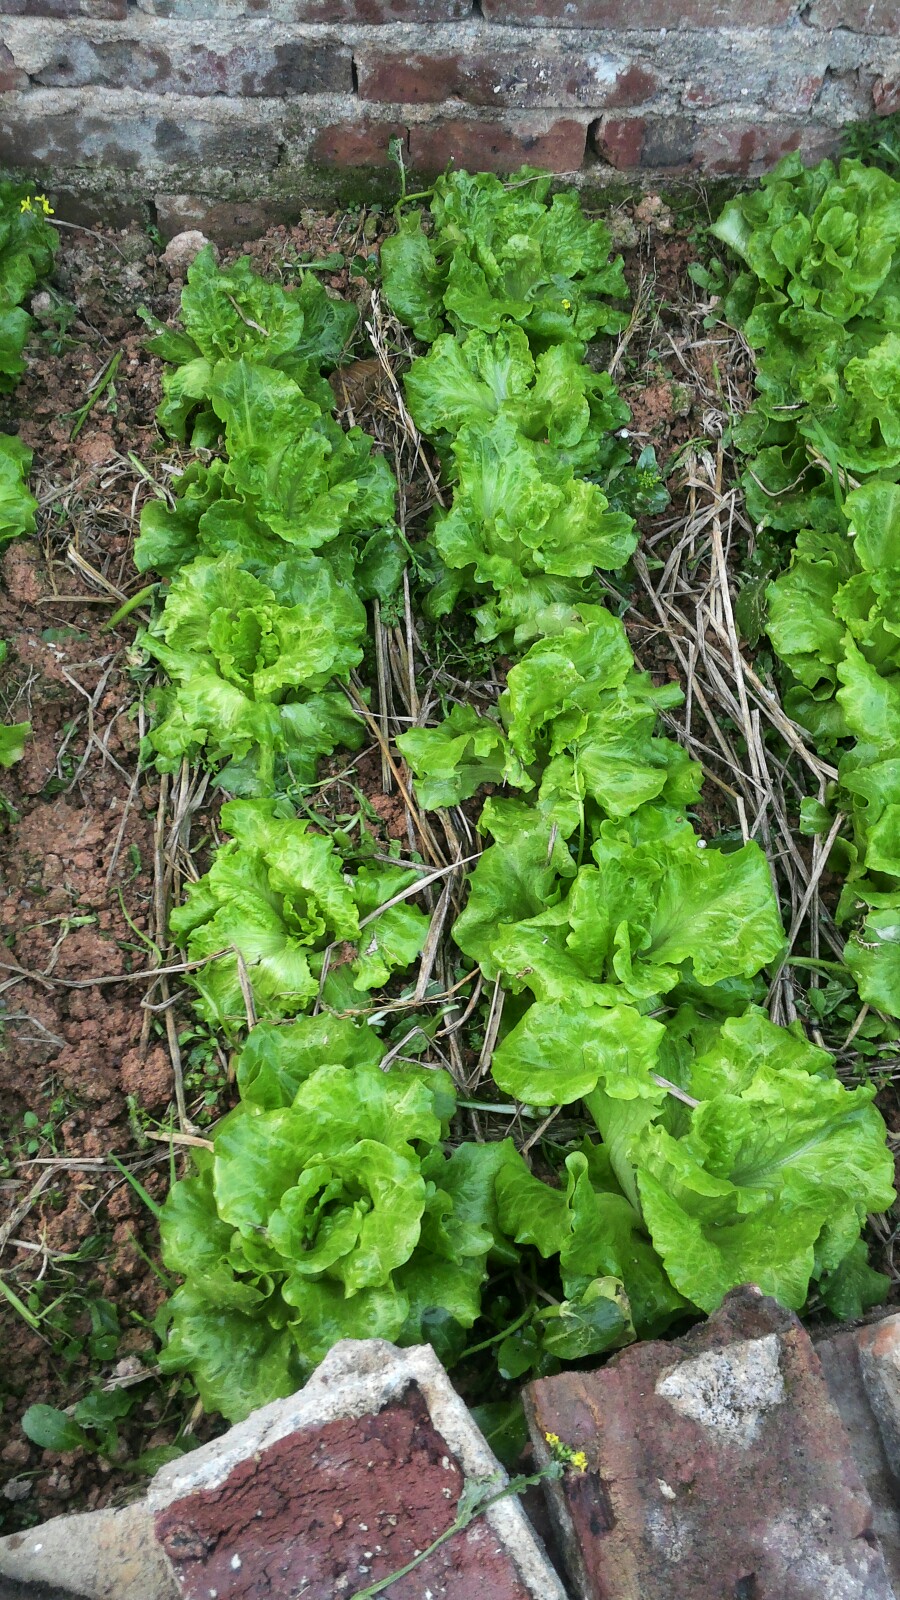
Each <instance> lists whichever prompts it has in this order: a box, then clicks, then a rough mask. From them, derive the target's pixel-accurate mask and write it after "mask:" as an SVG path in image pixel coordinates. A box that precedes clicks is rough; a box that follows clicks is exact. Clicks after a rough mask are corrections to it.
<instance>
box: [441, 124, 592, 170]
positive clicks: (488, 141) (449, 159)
mask: <svg viewBox="0 0 900 1600" xmlns="http://www.w3.org/2000/svg"><path fill="white" fill-rule="evenodd" d="M585 140H586V129H585V127H584V125H583V123H580V122H575V121H574V120H571V119H569V118H566V117H560V118H559V119H558V121H556V122H552V123H551V124H550V125H549V127H546V128H540V127H538V126H535V127H533V128H530V127H528V126H527V124H521V123H518V122H517V124H516V126H512V125H509V124H506V123H502V122H485V121H479V122H464V121H462V120H459V121H456V120H454V119H453V118H452V117H438V118H435V120H434V121H433V122H427V123H419V124H416V125H413V126H411V127H410V130H409V159H410V165H411V166H413V167H415V168H416V169H417V170H418V171H420V172H443V170H444V168H445V167H446V166H447V165H448V164H449V165H451V166H454V167H464V168H468V170H469V171H470V172H479V171H483V172H515V171H517V170H518V168H519V167H521V166H522V165H523V164H527V165H528V166H532V167H544V168H546V170H547V171H548V172H577V171H578V168H579V167H580V166H581V163H582V161H583V160H584V149H585Z"/></svg>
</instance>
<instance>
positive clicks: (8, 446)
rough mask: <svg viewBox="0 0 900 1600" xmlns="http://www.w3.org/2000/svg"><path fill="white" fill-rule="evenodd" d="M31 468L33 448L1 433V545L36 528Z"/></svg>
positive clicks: (0, 546) (0, 357)
mask: <svg viewBox="0 0 900 1600" xmlns="http://www.w3.org/2000/svg"><path fill="white" fill-rule="evenodd" d="M0 360H2V356H0ZM30 471H31V451H30V450H29V449H28V448H27V447H26V446H25V445H24V444H23V443H22V441H21V439H17V438H16V437H15V436H14V435H13V434H8V433H2V434H0V549H2V548H3V546H4V544H6V542H7V540H9V539H15V538H17V537H18V535H19V534H20V533H33V532H34V518H35V513H36V511H37V501H36V500H35V498H34V495H32V494H30V493H29V491H28V489H27V487H26V483H25V480H26V478H27V477H28V474H29V472H30Z"/></svg>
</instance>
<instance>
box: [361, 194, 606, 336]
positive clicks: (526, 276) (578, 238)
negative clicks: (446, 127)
mask: <svg viewBox="0 0 900 1600" xmlns="http://www.w3.org/2000/svg"><path fill="white" fill-rule="evenodd" d="M548 195H549V180H548V178H547V177H546V176H545V175H542V174H540V173H538V172H534V171H532V170H530V169H528V168H523V169H522V171H521V172H520V173H519V174H518V177H517V178H516V179H515V180H513V181H512V182H511V183H510V184H509V185H506V184H504V183H502V182H501V180H500V179H499V178H497V177H495V176H493V174H491V173H485V172H482V173H478V174H475V175H473V174H470V173H467V172H450V173H447V174H445V176H444V177H442V178H439V179H438V181H437V183H436V184H435V187H434V191H433V198H432V201H431V217H432V223H433V227H432V231H431V232H430V234H426V233H425V232H424V230H423V227H422V222H421V219H420V217H419V216H418V215H414V214H407V215H406V216H405V217H404V218H403V220H402V221H401V223H400V226H399V229H398V232H397V234H395V235H394V236H392V237H391V238H389V239H386V240H385V242H384V244H383V245H382V247H381V266H382V273H383V279H384V289H385V294H386V296H387V299H388V303H389V304H390V306H391V308H392V310H393V311H394V312H395V313H396V315H397V316H398V317H399V318H400V320H401V321H402V322H407V323H409V324H410V325H411V326H412V328H413V330H414V332H415V334H416V337H417V338H420V339H425V340H428V341H431V340H433V339H434V338H435V337H436V336H437V334H438V333H439V332H440V331H441V327H442V321H443V319H444V318H446V320H447V321H448V322H449V323H450V324H451V326H452V327H453V328H455V329H457V330H462V329H467V328H477V329H480V330H481V331H482V332H484V333H488V334H491V333H496V332H497V331H498V330H499V328H500V327H501V325H502V324H503V323H504V322H506V321H512V322H517V323H519V325H520V326H521V327H523V328H524V330H525V332H526V333H527V334H528V335H529V337H530V338H533V339H543V340H548V341H556V342H559V341H563V340H566V339H576V340H588V339H592V338H594V337H595V335H596V334H597V333H601V332H602V333H614V332H616V331H617V330H618V329H620V328H622V327H623V326H624V325H625V321H626V320H627V319H626V317H625V314H624V313H623V312H621V311H617V310H613V309H612V308H611V307H610V306H609V305H608V304H606V303H605V300H604V299H603V298H601V297H606V296H608V297H610V298H613V299H624V298H625V296H626V294H627V290H626V287H625V280H624V277H623V274H622V262H621V259H618V260H616V261H610V259H609V247H610V235H609V233H608V231H607V229H606V227H605V225H604V224H603V223H602V222H600V221H589V220H588V219H587V217H585V215H584V213H583V212H582V209H581V205H580V202H579V199H578V196H577V194H575V192H574V191H568V192H565V193H561V194H555V195H554V196H553V197H552V199H550V200H549V203H548Z"/></svg>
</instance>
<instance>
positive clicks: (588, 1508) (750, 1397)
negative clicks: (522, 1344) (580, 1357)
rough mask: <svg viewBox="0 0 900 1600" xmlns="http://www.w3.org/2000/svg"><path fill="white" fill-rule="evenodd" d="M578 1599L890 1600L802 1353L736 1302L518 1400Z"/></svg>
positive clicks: (842, 1453)
mask: <svg viewBox="0 0 900 1600" xmlns="http://www.w3.org/2000/svg"><path fill="white" fill-rule="evenodd" d="M524 1400H525V1411H526V1416H527V1417H528V1423H529V1428H530V1430H531V1437H532V1441H533V1444H534V1447H535V1452H536V1454H537V1455H538V1458H539V1459H540V1460H546V1459H547V1456H548V1448H547V1443H546V1440H547V1437H548V1435H552V1434H555V1435H557V1436H558V1437H559V1438H560V1439H563V1440H564V1441H565V1443H566V1445H567V1446H569V1448H570V1449H573V1450H581V1451H583V1452H584V1454H585V1457H586V1462H587V1465H586V1469H585V1470H584V1471H583V1472H581V1473H567V1474H566V1475H565V1477H564V1478H562V1479H561V1480H559V1481H558V1482H556V1483H555V1484H552V1485H548V1492H549V1494H550V1498H551V1505H552V1507H553V1508H554V1510H555V1514H556V1521H557V1526H558V1528H559V1529H560V1532H561V1536H562V1540H563V1550H564V1554H565V1556H566V1558H567V1561H568V1563H569V1567H570V1571H571V1572H572V1574H573V1576H574V1577H575V1579H576V1588H577V1593H578V1594H579V1595H580V1596H581V1600H633V1597H634V1596H635V1595H638V1594H639V1595H640V1596H641V1600H753V1597H756V1600H822V1597H823V1596H825V1595H831V1596H833V1597H834V1600H838V1596H840V1600H892V1597H893V1589H892V1587H891V1584H890V1580H889V1578H888V1574H887V1571H886V1568H885V1563H884V1558H883V1555H882V1552H881V1550H880V1548H879V1545H878V1541H877V1537H876V1535H875V1531H874V1526H873V1514H872V1504H871V1501H870V1500H869V1497H868V1495H867V1493H866V1490H865V1486H864V1484H863V1481H862V1478H861V1475H860V1473H859V1470H858V1468H857V1466H856V1464H855V1462H854V1460H853V1456H852V1452H851V1449H850V1444H849V1441H848V1439H847V1436H846V1434H845V1432H844V1429H843V1427H842V1424H841V1420H840V1417H839V1415H838V1413H837V1411H836V1409H835V1407H834V1404H833V1402H832V1400H831V1398H830V1395H829V1393H828V1388H827V1385H826V1383H825V1381H824V1378H823V1376H822V1370H821V1367H820V1365H819V1361H818V1358H817V1357H816V1354H815V1352H814V1350H813V1348H812V1345H811V1344H810V1340H809V1337H808V1335H807V1334H806V1332H805V1331H804V1329H803V1328H802V1327H801V1325H800V1322H799V1321H798V1319H797V1318H796V1317H795V1316H794V1315H793V1313H792V1312H789V1311H785V1310H783V1309H782V1308H781V1307H780V1306H778V1305H777V1304H776V1303H775V1301H774V1300H768V1299H766V1298H765V1297H764V1296H762V1295H761V1294H760V1293H759V1291H758V1290H753V1289H743V1290H736V1291H734V1292H733V1293H732V1294H730V1295H728V1296H727V1297H726V1300H725V1302H724V1303H723V1305H722V1307H721V1309H720V1311H718V1312H717V1313H716V1314H715V1315H714V1316H713V1317H711V1318H710V1319H709V1321H708V1322H707V1323H705V1324H703V1325H701V1326H700V1327H697V1328H695V1329H693V1330H692V1331H691V1332H690V1333H688V1334H687V1335H686V1336H685V1337H683V1338H680V1339H673V1340H672V1341H671V1342H669V1343H664V1342H662V1341H650V1342H647V1343H644V1344H638V1345H634V1346H632V1348H631V1349H629V1350H626V1351H624V1352H622V1354H620V1355H618V1356H616V1357H615V1358H614V1359H613V1360H612V1361H611V1362H610V1363H609V1364H608V1365H607V1366H605V1367H602V1368H600V1369H599V1370H597V1371H594V1372H571V1373H563V1374H561V1375H560V1376H559V1377H556V1378H543V1379H539V1380H538V1381H537V1382H536V1383H532V1384H530V1385H529V1386H528V1388H527V1389H526V1390H525V1394H524Z"/></svg>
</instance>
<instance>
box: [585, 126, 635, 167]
mask: <svg viewBox="0 0 900 1600" xmlns="http://www.w3.org/2000/svg"><path fill="white" fill-rule="evenodd" d="M646 131H647V123H646V121H645V119H644V118H643V117H604V118H603V121H602V122H598V123H596V124H595V125H594V127H593V128H592V129H591V143H592V144H593V146H594V149H595V150H596V152H597V154H598V156H599V157H600V159H601V160H602V161H606V162H608V163H609V165H610V166H611V167H615V168H616V169H617V170H618V171H619V172H635V171H636V170H637V169H638V167H639V166H640V164H641V152H642V150H643V148H644V134H645V133H646Z"/></svg>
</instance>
